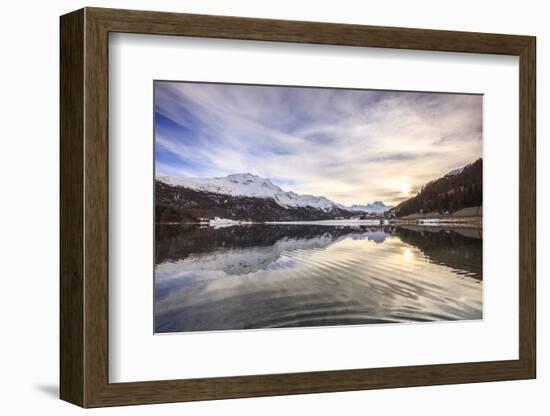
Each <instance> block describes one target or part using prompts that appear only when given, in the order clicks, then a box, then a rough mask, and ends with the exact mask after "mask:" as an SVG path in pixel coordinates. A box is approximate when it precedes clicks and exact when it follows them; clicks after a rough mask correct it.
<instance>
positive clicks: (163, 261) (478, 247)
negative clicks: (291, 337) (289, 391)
mask: <svg viewBox="0 0 550 416" xmlns="http://www.w3.org/2000/svg"><path fill="white" fill-rule="evenodd" d="M481 237H482V236H481V230H480V229H467V228H466V229H453V230H449V229H441V228H435V227H425V228H422V227H415V226H407V227H337V226H321V225H262V224H258V225H250V226H242V225H241V226H232V227H226V228H219V229H214V228H211V227H205V228H199V227H197V226H184V225H158V226H157V229H156V252H155V256H156V258H155V261H156V266H155V329H156V332H180V331H203V330H228V329H247V328H268V327H293V326H323V325H350V324H367V323H383V322H411V321H435V320H458V319H480V318H481V314H482V307H481V306H482V305H481V301H482V296H481V294H482V293H481V292H482V284H481V280H482V257H481V256H482V238H481Z"/></svg>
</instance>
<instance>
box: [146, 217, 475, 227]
mask: <svg viewBox="0 0 550 416" xmlns="http://www.w3.org/2000/svg"><path fill="white" fill-rule="evenodd" d="M258 224H265V225H322V226H332V227H335V226H342V227H356V226H370V227H390V226H419V227H439V228H482V225H483V224H482V217H471V218H460V219H459V218H454V219H451V218H448V219H442V218H423V219H415V220H399V219H393V220H388V219H386V220H313V221H262V222H261V221H238V220H223V221H210V222H206V221H202V222H155V225H197V226H201V225H202V226H206V227H232V226H247V225H258Z"/></svg>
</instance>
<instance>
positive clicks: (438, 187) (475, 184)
mask: <svg viewBox="0 0 550 416" xmlns="http://www.w3.org/2000/svg"><path fill="white" fill-rule="evenodd" d="M482 165H483V161H482V159H478V160H476V161H475V162H474V163H472V164H470V165H468V166H466V167H465V168H464V170H463V171H462V172H460V173H458V174H456V175H449V176H443V177H442V178H439V179H436V180H434V181H432V182H428V183H427V184H426V185H424V186H423V187H422V189H421V190H420V192H419V193H418V194H416V196H414V197H412V198H409V199H407V200H406V201H403V202H401V203H400V204H399V205H397V206H396V207H395V208H394V210H392V211H393V212H395V214H396V215H397V216H398V217H403V216H405V215H409V214H414V213H419V212H423V213H427V212H439V213H445V212H448V213H453V212H455V211H458V210H459V209H462V208H468V207H477V206H481V205H482V202H483V201H482V195H483V175H482V169H483V166H482Z"/></svg>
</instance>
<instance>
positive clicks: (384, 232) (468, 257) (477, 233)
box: [155, 224, 482, 279]
mask: <svg viewBox="0 0 550 416" xmlns="http://www.w3.org/2000/svg"><path fill="white" fill-rule="evenodd" d="M344 237H349V238H352V239H354V240H361V239H365V240H368V241H372V242H374V243H378V244H382V243H384V241H386V239H387V238H392V237H394V238H395V237H397V238H399V239H400V240H402V241H403V242H404V243H407V244H409V245H411V246H414V247H416V248H418V249H420V250H421V251H422V253H423V254H424V255H425V256H426V257H427V258H428V259H429V260H430V261H432V262H434V263H437V264H440V265H443V266H448V267H451V268H453V269H456V270H457V271H460V270H463V271H465V272H466V273H467V274H468V275H469V276H471V277H474V278H476V279H482V271H481V268H482V232H481V229H479V228H453V229H449V228H442V227H433V226H430V227H422V226H414V225H411V226H399V227H388V226H386V227H373V226H345V227H344V226H341V227H340V226H322V225H278V224H277V225H267V224H254V225H239V226H232V227H224V228H214V227H199V226H196V225H179V224H178V225H166V224H162V225H161V224H159V225H157V227H156V242H157V243H156V251H155V262H156V264H157V265H159V264H162V263H165V262H171V263H176V262H178V261H180V260H184V259H186V258H188V257H189V256H196V255H201V254H203V255H205V254H208V253H210V254H215V253H216V252H219V251H220V250H223V251H231V249H239V250H240V251H242V250H245V249H246V248H254V250H253V251H254V252H256V253H261V252H262V251H263V252H264V255H263V256H262V255H257V256H251V258H250V259H249V262H251V263H254V264H249V266H248V267H247V270H244V269H241V270H239V272H246V271H248V272H252V271H256V270H258V269H260V268H265V267H267V266H268V265H269V264H270V262H273V261H276V260H277V258H278V257H279V256H280V254H281V253H282V252H284V251H293V250H300V249H307V248H312V247H318V248H322V247H327V246H329V245H330V244H332V243H333V242H335V241H338V240H339V239H341V238H344ZM262 247H264V248H266V247H267V248H269V249H268V250H262ZM266 252H268V254H267V256H266V255H265V254H266ZM266 257H268V258H266ZM234 260H235V261H236V262H239V259H237V258H235V259H234ZM230 270H231V266H230V265H228V266H227V270H226V271H228V272H230Z"/></svg>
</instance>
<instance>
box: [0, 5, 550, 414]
mask: <svg viewBox="0 0 550 416" xmlns="http://www.w3.org/2000/svg"><path fill="white" fill-rule="evenodd" d="M82 6H102V7H118V8H133V9H146V10H151V9H155V10H166V11H177V12H189V13H209V14H225V15H241V16H253V17H266V18H276V19H296V20H318V21H327V22H342V23H359V24H373V25H388V26H407V27H421V28H433V29H453V30H469V31H481V32H500V33H513V34H529V35H536V36H537V38H538V39H537V42H538V48H537V53H538V64H537V72H538V86H537V94H538V129H537V134H538V167H539V168H538V173H539V176H538V185H537V187H538V196H539V198H538V213H539V216H538V223H539V226H538V250H537V251H538V259H539V264H538V294H539V295H538V316H539V324H538V330H539V343H538V345H539V365H538V375H539V377H538V379H537V380H532V381H516V382H500V383H484V384H470V385H458V386H439V387H421V388H409V389H397V390H379V391H367V392H351V393H338V394H316V395H302V396H287V397H273V398H260V399H241V400H225V401H218V402H202V403H187V404H166V405H155V406H139V407H132V408H111V409H102V410H91V411H87V413H88V414H102V415H117V414H118V415H122V414H124V415H127V414H129V415H138V414H139V415H153V414H154V415H165V414H166V415H172V414H174V415H175V414H178V415H185V414H193V415H207V414H208V415H210V414H220V415H221V414H223V415H231V414H239V415H247V414H250V415H256V414H262V415H271V414H273V415H279V414H285V413H287V414H308V413H316V414H326V415H332V414H336V413H340V414H341V413H345V414H347V415H353V414H361V415H362V414H365V413H367V412H369V413H372V414H381V413H384V414H408V415H416V414H419V415H420V414H422V415H423V416H429V415H438V416H439V415H441V414H445V415H447V416H450V415H461V416H463V415H477V414H483V413H486V414H500V415H508V414H510V415H515V414H521V413H523V414H529V415H543V414H547V413H548V410H549V408H550V401H549V400H548V398H547V394H548V393H547V392H548V389H549V388H550V361H549V360H547V359H546V356H545V351H544V348H545V346H546V345H547V344H548V342H547V341H548V336H549V332H548V328H546V331H543V325H545V324H546V320H545V316H544V314H545V313H546V312H547V308H545V306H544V305H543V303H544V302H545V301H549V302H550V293H549V288H550V285H548V284H545V281H544V272H545V270H544V269H543V267H544V266H543V262H544V259H543V254H544V247H545V245H544V243H545V242H547V240H548V237H549V235H550V230H549V226H548V224H549V222H548V221H545V220H544V218H543V216H542V212H543V211H544V209H546V210H548V209H549V208H550V207H549V206H548V205H549V202H548V197H547V193H545V192H543V186H544V185H543V184H544V183H545V182H546V180H547V179H548V175H549V174H548V172H549V169H546V168H545V167H544V166H543V165H544V164H545V163H550V154H549V152H550V146H549V145H548V144H547V143H545V141H544V140H543V138H544V133H545V131H544V130H543V126H542V125H543V119H544V115H545V110H546V108H545V102H547V101H550V85H549V81H548V78H547V77H545V72H546V73H548V71H550V66H548V65H546V66H548V67H546V66H545V64H546V61H547V59H548V57H549V56H550V26H549V25H548V12H547V10H546V8H545V6H546V5H545V2H540V1H534V0H523V1H521V2H518V1H516V2H509V1H502V0H500V1H496V0H492V1H485V2H479V1H470V0H462V1H461V2H459V3H458V2H455V3H450V2H439V1H422V0H417V1H414V2H411V1H407V0H394V1H391V2H380V1H378V2H372V3H371V4H368V3H367V2H358V1H352V0H338V1H319V0H318V1H315V2H313V1H312V2H306V1H302V2H298V1H296V0H277V1H274V0H269V1H261V2H259V1H253V0H231V1H226V2H223V3H222V2H220V1H215V0H202V1H199V0H192V1H191V0H187V1H186V0H181V1H175V0H173V1H170V0H160V1H159V0H157V1H151V0H148V1H147V0H133V1H132V0H121V1H111V2H107V1H92V0H90V1H89V2H82V1H69V0H52V1H49V2H39V1H35V2H31V1H24V0H20V1H19V2H6V4H4V5H3V9H2V13H1V15H0V30H1V37H0V42H1V51H2V55H1V56H2V61H1V64H0V74H1V76H0V83H1V84H0V85H1V86H0V114H1V116H0V120H1V126H2V129H1V130H0V131H1V140H0V146H1V151H0V169H1V172H0V181H1V182H0V184H1V190H2V196H3V198H2V203H1V204H0V214H1V215H0V253H1V255H0V259H1V260H2V263H1V266H0V279H1V280H0V281H1V290H0V308H1V310H0V312H1V313H0V317H1V318H0V319H1V321H0V322H1V323H2V326H1V331H2V332H1V335H2V341H1V342H0V350H1V351H0V389H1V390H0V391H1V392H2V394H1V397H2V399H1V400H0V410H1V411H2V413H3V414H33V412H34V413H40V414H55V415H73V414H79V413H80V412H84V411H83V410H81V409H79V408H77V407H75V406H72V405H69V404H67V403H64V402H61V401H60V400H58V399H57V395H58V387H57V386H58V270H59V268H58V254H59V252H58V237H59V233H58V228H59V223H58V207H59V205H58V198H59V197H58V192H59V185H58V183H59V180H58V175H59V169H58V164H59V147H58V131H59V128H58V124H59V123H58V117H59V113H58V104H59V100H58V90H59V75H58V71H59V66H58V61H59V51H58V49H59V46H58V44H59V35H58V32H59V26H58V16H59V15H61V14H64V13H67V12H69V11H71V10H74V9H77V8H80V7H82ZM544 199H546V201H544ZM545 265H546V264H545ZM546 326H547V325H546ZM547 327H548V326H547Z"/></svg>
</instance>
